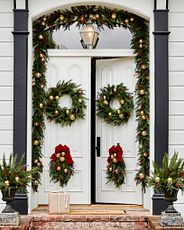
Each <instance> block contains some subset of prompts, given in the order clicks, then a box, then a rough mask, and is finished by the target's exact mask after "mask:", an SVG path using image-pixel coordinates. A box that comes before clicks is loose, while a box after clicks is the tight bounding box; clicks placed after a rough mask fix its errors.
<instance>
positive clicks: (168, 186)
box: [147, 152, 184, 213]
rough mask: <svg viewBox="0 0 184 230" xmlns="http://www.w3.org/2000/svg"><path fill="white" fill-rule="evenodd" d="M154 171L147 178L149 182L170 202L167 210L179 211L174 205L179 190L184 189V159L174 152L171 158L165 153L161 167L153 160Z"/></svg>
mask: <svg viewBox="0 0 184 230" xmlns="http://www.w3.org/2000/svg"><path fill="white" fill-rule="evenodd" d="M153 168H154V172H152V175H151V176H150V177H149V178H148V179H147V184H148V186H150V187H153V188H154V189H155V190H156V191H158V192H163V193H164V195H165V200H166V201H168V202H169V207H168V208H167V209H166V211H165V212H168V213H173V212H177V211H176V210H175V209H174V207H173V202H174V201H176V200H177V194H178V191H179V190H181V191H184V160H183V159H182V158H180V157H179V156H178V153H177V152H174V154H173V156H172V157H171V158H170V159H169V156H168V154H167V153H165V154H164V156H163V159H162V164H161V167H159V166H158V164H157V163H156V162H153Z"/></svg>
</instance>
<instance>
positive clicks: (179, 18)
mask: <svg viewBox="0 0 184 230" xmlns="http://www.w3.org/2000/svg"><path fill="white" fill-rule="evenodd" d="M183 18H184V12H171V13H170V15H169V25H170V28H171V27H184V20H183Z"/></svg>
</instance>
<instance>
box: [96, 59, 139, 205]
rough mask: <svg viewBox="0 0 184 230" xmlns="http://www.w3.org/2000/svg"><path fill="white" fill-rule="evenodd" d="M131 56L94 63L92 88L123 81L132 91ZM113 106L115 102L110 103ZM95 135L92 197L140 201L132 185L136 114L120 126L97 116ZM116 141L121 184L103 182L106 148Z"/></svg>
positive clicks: (134, 165) (116, 200) (134, 170)
mask: <svg viewBox="0 0 184 230" xmlns="http://www.w3.org/2000/svg"><path fill="white" fill-rule="evenodd" d="M134 69H135V66H134V58H117V59H106V60H98V61H97V63H96V89H97V90H96V91H97V92H99V90H100V88H103V87H104V86H107V85H108V84H110V85H112V84H114V85H118V84H120V83H122V82H123V83H124V85H125V86H126V87H127V88H128V89H129V91H130V92H133V91H134V89H135V77H134ZM114 106H115V107H116V106H117V105H114ZM96 120H97V122H96V136H97V137H100V139H101V143H100V149H101V153H100V157H96V165H97V167H96V168H97V170H96V201H97V202H105V203H126V204H142V192H141V188H139V187H136V186H135V181H134V177H135V174H136V162H137V152H138V146H137V143H136V118H135V114H133V115H132V116H131V117H130V119H129V121H128V123H127V124H125V125H123V126H118V127H116V126H113V125H110V124H106V123H104V122H103V121H102V119H100V118H98V117H97V119H96ZM117 143H120V145H121V146H122V148H123V152H124V154H123V157H124V159H125V163H126V173H127V176H126V180H125V184H124V185H122V186H121V188H119V189H117V188H115V186H114V185H113V184H107V183H106V182H107V181H106V167H107V157H108V149H109V148H110V147H111V146H112V145H114V144H115V145H116V144H117Z"/></svg>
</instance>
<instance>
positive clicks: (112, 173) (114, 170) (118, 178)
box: [106, 143, 126, 188]
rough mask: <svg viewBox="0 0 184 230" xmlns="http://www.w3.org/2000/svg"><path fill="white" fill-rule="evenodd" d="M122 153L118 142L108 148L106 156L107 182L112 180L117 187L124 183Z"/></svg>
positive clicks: (124, 172) (124, 173)
mask: <svg viewBox="0 0 184 230" xmlns="http://www.w3.org/2000/svg"><path fill="white" fill-rule="evenodd" d="M122 155H123V150H122V147H121V146H120V145H119V143H118V144H117V145H116V146H115V145H113V146H112V147H111V148H110V149H109V156H108V158H107V162H108V165H107V171H106V178H107V183H110V182H113V183H114V184H115V186H116V187H117V188H119V187H120V186H121V185H122V184H123V183H124V180H125V176H126V171H125V169H126V165H125V161H124V159H123V157H122Z"/></svg>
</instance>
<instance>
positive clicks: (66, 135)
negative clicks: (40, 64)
mask: <svg viewBox="0 0 184 230" xmlns="http://www.w3.org/2000/svg"><path fill="white" fill-rule="evenodd" d="M58 52H61V51H58ZM49 57H50V61H49V64H48V70H47V87H48V88H50V87H55V86H56V84H57V82H58V81H59V80H61V81H63V80H64V81H69V80H72V81H73V82H75V83H77V84H78V85H80V87H81V88H82V89H83V90H85V97H86V104H87V109H86V110H85V114H86V115H85V118H84V119H81V120H77V121H75V122H74V123H73V124H72V125H71V126H64V127H62V126H60V125H59V124H55V123H54V122H53V121H52V122H49V121H48V120H46V119H45V124H46V130H45V138H44V146H43V158H42V161H43V165H44V170H43V173H42V185H41V186H40V189H39V193H38V203H39V204H48V194H49V193H50V192H53V191H67V192H69V193H70V197H71V203H73V204H90V203H91V194H92V193H95V197H96V202H101V203H104V202H105V203H126V204H142V198H141V197H142V194H141V189H139V188H138V187H136V185H135V182H134V176H135V173H136V171H135V170H136V162H137V159H136V158H137V145H136V137H135V136H136V122H135V115H133V116H132V117H131V118H130V120H129V122H128V124H126V125H123V126H120V127H114V126H112V125H109V124H105V123H103V121H102V120H101V119H99V118H97V117H96V137H100V139H101V143H100V145H101V153H100V157H97V156H96V162H92V164H91V158H93V157H91V156H92V154H95V155H96V152H92V151H91V147H92V146H91V129H93V128H94V124H92V123H91V121H92V120H94V119H92V117H91V90H93V89H92V88H91V57H86V56H85V57H76V56H75V57H69V56H61V55H59V54H58V53H57V54H56V52H54V53H53V54H52V53H50V55H49ZM133 75H134V58H133V57H129V58H116V59H106V60H97V61H96V92H98V91H99V89H100V88H102V87H104V86H106V85H107V84H115V85H116V84H119V83H121V82H123V83H124V84H125V85H126V86H127V87H128V88H129V90H130V92H133V91H134V88H135V79H134V76H133ZM70 105H71V99H70V97H69V96H68V95H66V96H64V97H62V98H61V99H60V106H68V107H70ZM114 106H117V105H114ZM96 137H95V138H96ZM116 143H120V144H121V146H122V147H123V151H124V159H125V162H126V166H127V169H126V172H127V176H126V181H125V184H124V185H123V186H122V187H121V188H120V189H116V188H115V186H114V185H113V184H106V174H105V172H106V166H107V156H108V149H109V148H110V147H111V146H112V145H113V144H116ZM58 144H62V145H64V144H66V145H67V146H68V147H69V148H70V150H71V155H72V158H73V160H74V162H75V174H74V176H72V177H71V180H70V181H69V183H68V185H67V186H66V188H64V189H62V188H61V187H59V186H58V185H57V184H54V183H53V182H51V181H50V177H49V161H50V156H51V154H52V153H53V152H54V149H55V146H57V145H58ZM93 164H94V167H95V164H96V172H95V174H96V175H95V178H96V191H94V188H93V187H92V186H91V178H92V177H93V176H94V175H91V171H92V172H93V170H91V167H93Z"/></svg>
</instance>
